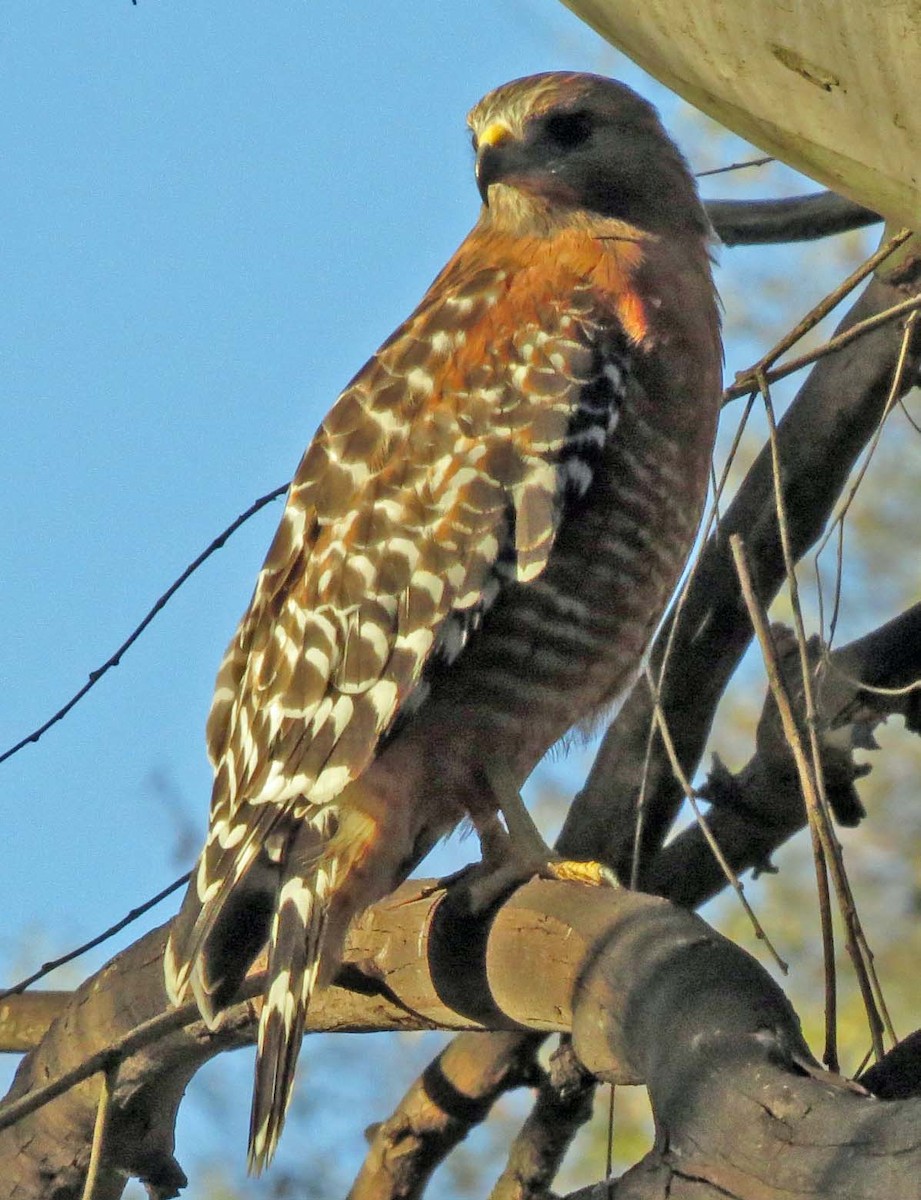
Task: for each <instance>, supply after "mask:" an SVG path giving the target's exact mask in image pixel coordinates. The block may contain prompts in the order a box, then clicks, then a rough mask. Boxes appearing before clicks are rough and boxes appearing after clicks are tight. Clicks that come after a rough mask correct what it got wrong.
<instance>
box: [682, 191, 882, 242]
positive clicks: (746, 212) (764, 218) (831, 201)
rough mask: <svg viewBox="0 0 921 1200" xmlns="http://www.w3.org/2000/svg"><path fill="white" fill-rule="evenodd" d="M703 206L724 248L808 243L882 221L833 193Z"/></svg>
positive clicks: (859, 206) (875, 214) (868, 211)
mask: <svg viewBox="0 0 921 1200" xmlns="http://www.w3.org/2000/svg"><path fill="white" fill-rule="evenodd" d="M705 204H706V209H707V214H708V215H709V217H710V220H711V221H712V222H713V228H714V229H715V230H716V232H717V233H718V234H719V237H720V240H721V241H722V242H723V243H724V245H726V246H755V245H757V246H766V245H769V244H772V243H776V242H808V241H813V240H814V239H815V238H823V237H831V236H832V235H833V234H836V233H847V231H848V230H850V229H863V228H864V227H865V226H867V225H876V224H878V222H880V221H881V220H882V217H881V216H879V214H878V213H875V212H873V211H872V209H869V208H864V207H863V205H861V204H855V203H854V201H853V200H847V199H845V197H844V196H839V195H837V194H836V193H835V192H816V193H815V194H814V195H809V196H787V197H785V198H783V199H780V200H707V201H706V202H705Z"/></svg>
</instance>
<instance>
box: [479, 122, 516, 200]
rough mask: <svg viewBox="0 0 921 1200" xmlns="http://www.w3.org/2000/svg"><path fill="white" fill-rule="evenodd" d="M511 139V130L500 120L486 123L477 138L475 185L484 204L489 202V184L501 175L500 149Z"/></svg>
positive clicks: (501, 155)
mask: <svg viewBox="0 0 921 1200" xmlns="http://www.w3.org/2000/svg"><path fill="white" fill-rule="evenodd" d="M511 140H512V131H511V130H510V129H509V127H508V126H507V125H504V124H503V123H502V122H501V121H493V123H492V124H491V125H487V126H486V128H485V129H484V130H483V132H482V133H481V134H480V135H479V137H478V138H477V157H476V185H477V188H478V189H479V192H480V196H481V197H482V198H483V203H484V204H488V203H489V201H488V199H487V197H488V195H489V185H490V184H491V183H495V182H496V180H497V179H499V178H500V176H501V175H502V159H503V153H502V150H503V147H504V146H505V145H506V143H508V142H510V141H511Z"/></svg>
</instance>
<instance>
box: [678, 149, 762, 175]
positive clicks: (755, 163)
mask: <svg viewBox="0 0 921 1200" xmlns="http://www.w3.org/2000/svg"><path fill="white" fill-rule="evenodd" d="M776 161H777V159H776V158H774V156H773V155H772V154H766V155H765V156H764V158H747V159H745V160H744V161H743V162H734V163H730V164H729V166H728V167H712V168H711V169H710V170H709V171H695V172H694V176H695V178H696V179H706V178H707V176H708V175H725V174H727V173H728V172H729V171H742V170H744V169H745V168H746V167H763V166H766V165H767V163H772V162H776Z"/></svg>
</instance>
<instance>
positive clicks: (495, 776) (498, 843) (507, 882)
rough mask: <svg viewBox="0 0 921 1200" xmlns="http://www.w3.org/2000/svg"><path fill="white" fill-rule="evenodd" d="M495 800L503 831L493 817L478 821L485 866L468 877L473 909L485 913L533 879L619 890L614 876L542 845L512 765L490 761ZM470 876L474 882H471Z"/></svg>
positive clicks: (488, 772)
mask: <svg viewBox="0 0 921 1200" xmlns="http://www.w3.org/2000/svg"><path fill="white" fill-rule="evenodd" d="M483 771H484V774H485V775H486V779H487V780H488V783H489V788H490V791H491V793H492V799H493V801H494V803H495V805H496V807H497V808H498V810H499V812H501V814H502V816H503V818H504V820H505V825H504V826H503V825H502V823H501V822H500V821H499V820H498V817H497V816H496V815H495V814H494V813H490V815H489V816H488V817H486V818H477V817H474V824H475V825H476V828H477V833H478V834H479V837H480V846H481V849H482V853H483V861H482V863H481V864H480V866H479V867H476V868H474V870H473V872H471V874H469V875H467V876H466V886H467V888H468V891H469V896H470V905H471V908H472V909H473V911H474V912H482V911H483V910H485V909H487V908H489V907H490V906H491V905H493V904H495V903H496V902H497V901H498V900H500V899H501V898H502V897H503V896H504V895H506V894H507V893H508V892H510V891H512V890H514V888H516V887H518V886H520V885H521V884H522V883H525V882H527V880H528V879H531V878H532V877H533V876H535V875H539V876H541V878H543V879H563V880H569V881H572V882H576V883H588V884H592V885H593V886H596V887H617V886H618V884H617V879H616V877H615V875H614V873H613V872H612V871H610V870H609V869H608V868H607V867H605V866H602V864H601V863H597V862H573V861H570V860H568V859H563V858H560V856H559V855H558V854H556V853H555V852H554V851H553V850H551V848H550V847H549V846H548V845H547V843H546V842H545V841H544V839H543V837H542V836H541V833H540V830H539V829H538V828H537V826H536V825H535V824H534V820H533V818H532V817H531V814H530V813H529V812H528V810H527V808H526V807H525V803H524V801H523V800H522V798H521V793H520V792H519V790H518V786H517V784H516V782H515V779H514V777H513V775H512V773H511V771H510V770H509V767H508V764H507V763H506V762H505V761H504V760H502V759H492V760H490V761H489V762H488V763H486V764H485V765H484V767H483ZM471 876H472V877H471Z"/></svg>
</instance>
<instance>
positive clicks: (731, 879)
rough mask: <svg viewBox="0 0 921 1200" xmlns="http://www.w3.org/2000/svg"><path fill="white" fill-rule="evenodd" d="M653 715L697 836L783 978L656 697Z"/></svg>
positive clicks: (779, 962)
mask: <svg viewBox="0 0 921 1200" xmlns="http://www.w3.org/2000/svg"><path fill="white" fill-rule="evenodd" d="M647 677H648V678H649V686H650V688H652V687H653V686H654V685H653V682H652V678H651V676H649V675H648V672H647ZM653 712H654V714H655V719H656V725H657V726H658V730H659V734H660V736H661V738H662V741H663V743H664V745H665V752H666V754H667V755H668V758H669V762H670V763H671V766H672V770H673V771H674V773H675V778H676V779H677V780H678V782H679V784H680V785H681V789H682V791H683V792H684V794H685V797H686V799H687V801H688V803H689V804H690V806H691V809H692V811H693V813H694V819H695V820H696V821H697V824H698V825H699V826H700V830H701V833H702V834H703V835H704V838H705V840H706V842H707V845H708V846H709V847H710V849H711V851H712V852H713V857H714V858H715V859H716V861H717V862H718V863H719V865H720V870H721V871H722V872H723V875H724V876H725V878H726V882H727V883H728V884H729V885H730V887H731V888H732V889H733V891H734V892H735V894H736V896H737V898H738V900H739V903H740V904H741V905H742V908H743V909H744V910H745V915H746V916H747V917H748V919H749V921H750V922H751V926H752V929H753V930H754V932H755V937H756V938H757V939H758V940H759V941H760V942H764V944H765V946H766V947H767V949H768V951H769V953H770V955H771V957H772V958H773V959H774V962H775V963H776V964H777V966H778V967H779V968H780V970H781V971H782V972H783V974H784V975H786V974H787V971H788V970H789V968H788V966H787V964H786V963H785V962H784V960H783V959H782V958H781V957H780V955H779V954H778V953H777V951H776V949H775V948H774V945H773V943H772V942H771V939H770V938H769V937H768V935H767V933H766V932H765V929H764V926H763V925H762V924H761V922H760V921H759V920H758V917H757V915H756V913H755V910H754V909H753V908H752V906H751V904H749V902H748V897H747V896H746V895H745V889H744V888H743V887H742V882H741V880H740V879H739V876H738V875H737V874H736V872H735V871H734V870H733V869H732V867H731V866H730V864H729V862H728V861H727V859H726V856H725V855H724V854H723V851H722V850H721V848H720V845H719V843H718V842H717V840H716V838H715V837H714V836H713V833H712V831H711V829H710V826H709V824H708V823H707V818H706V817H705V816H704V814H703V813H702V812H701V809H700V805H699V804H698V803H697V793H696V792H695V791H694V789H693V788H692V787H691V781H690V780H689V779H688V777H687V775H686V774H685V773H684V768H683V767H682V766H681V761H680V760H679V758H678V753H677V751H676V750H675V743H674V742H673V741H672V735H671V731H670V730H669V728H668V723H667V721H666V719H665V714H664V713H663V711H662V705H661V703H660V701H659V700H658V698H656V700H655V701H654V708H653Z"/></svg>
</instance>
